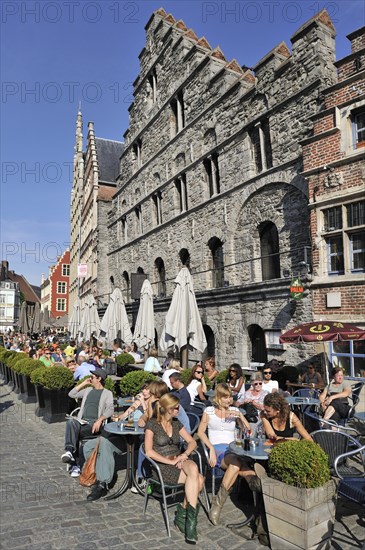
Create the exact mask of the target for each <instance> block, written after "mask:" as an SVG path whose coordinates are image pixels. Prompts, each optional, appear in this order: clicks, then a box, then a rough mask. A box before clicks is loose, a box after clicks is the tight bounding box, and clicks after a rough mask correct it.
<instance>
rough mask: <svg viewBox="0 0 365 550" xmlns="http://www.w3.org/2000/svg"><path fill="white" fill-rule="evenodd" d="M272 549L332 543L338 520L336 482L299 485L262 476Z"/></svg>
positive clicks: (309, 546)
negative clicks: (316, 486)
mask: <svg viewBox="0 0 365 550" xmlns="http://www.w3.org/2000/svg"><path fill="white" fill-rule="evenodd" d="M261 483H262V490H263V496H264V503H265V511H266V517H267V523H268V528H269V536H270V543H271V548H272V550H284V549H293V550H294V549H295V550H298V549H299V548H300V549H304V550H312V549H313V550H314V549H315V550H319V549H325V548H327V547H328V548H329V547H330V541H331V537H332V532H333V525H334V520H335V500H336V499H335V494H336V490H335V484H334V482H333V481H332V480H331V481H329V482H328V483H326V485H324V486H322V487H318V488H316V489H300V488H298V487H292V486H290V485H286V484H285V483H281V482H280V481H277V480H275V479H272V478H270V477H265V478H264V479H261Z"/></svg>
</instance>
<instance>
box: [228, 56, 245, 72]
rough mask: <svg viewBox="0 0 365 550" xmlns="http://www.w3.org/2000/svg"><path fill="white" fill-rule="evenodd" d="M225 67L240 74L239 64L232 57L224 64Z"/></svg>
mask: <svg viewBox="0 0 365 550" xmlns="http://www.w3.org/2000/svg"><path fill="white" fill-rule="evenodd" d="M225 68H226V69H229V70H230V71H234V72H235V73H239V74H242V73H243V71H242V69H241V67H240V65H239V64H238V63H237V61H236V60H235V59H232V61H230V62H229V63H227V65H226V66H225Z"/></svg>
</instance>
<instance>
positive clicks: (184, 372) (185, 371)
mask: <svg viewBox="0 0 365 550" xmlns="http://www.w3.org/2000/svg"><path fill="white" fill-rule="evenodd" d="M191 370H192V369H183V370H182V371H181V373H180V374H181V378H182V381H183V383H184V384H185V386H187V385H188V383H189V378H190V375H191ZM204 380H205V383H206V385H207V390H210V388H211V387H212V382H211V381H210V380H209V378H208V376H207V375H206V374H204Z"/></svg>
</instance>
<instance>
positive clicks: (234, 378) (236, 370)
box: [227, 363, 245, 399]
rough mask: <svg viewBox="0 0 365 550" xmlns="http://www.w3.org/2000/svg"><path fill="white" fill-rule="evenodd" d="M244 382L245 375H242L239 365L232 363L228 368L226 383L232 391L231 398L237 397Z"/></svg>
mask: <svg viewBox="0 0 365 550" xmlns="http://www.w3.org/2000/svg"><path fill="white" fill-rule="evenodd" d="M244 383H245V377H244V376H243V372H242V368H241V365H239V364H238V363H232V365H230V367H229V369H228V379H227V384H228V386H229V388H230V390H231V392H232V397H233V399H236V398H237V396H238V394H239V393H240V391H241V388H242V386H243V384H244Z"/></svg>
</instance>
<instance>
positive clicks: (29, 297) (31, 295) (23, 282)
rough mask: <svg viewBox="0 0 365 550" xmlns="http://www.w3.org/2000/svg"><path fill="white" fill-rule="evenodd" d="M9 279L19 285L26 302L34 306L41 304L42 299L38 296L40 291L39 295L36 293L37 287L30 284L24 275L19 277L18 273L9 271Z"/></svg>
mask: <svg viewBox="0 0 365 550" xmlns="http://www.w3.org/2000/svg"><path fill="white" fill-rule="evenodd" d="M8 277H9V279H10V280H11V281H13V283H18V285H19V290H20V291H21V292H22V293H23V296H24V299H25V301H26V302H30V303H32V304H36V303H37V302H38V303H39V304H40V302H41V300H40V297H38V295H37V294H38V290H37V293H36V292H35V288H37V287H35V286H34V285H31V284H29V283H28V281H27V279H26V278H25V277H24V275H18V273H15V271H8ZM39 295H40V289H39Z"/></svg>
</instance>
